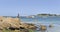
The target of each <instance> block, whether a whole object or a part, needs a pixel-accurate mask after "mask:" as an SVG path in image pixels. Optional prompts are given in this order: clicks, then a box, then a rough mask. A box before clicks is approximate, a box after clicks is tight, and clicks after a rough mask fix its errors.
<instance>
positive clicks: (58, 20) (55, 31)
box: [20, 17, 60, 32]
mask: <svg viewBox="0 0 60 32" xmlns="http://www.w3.org/2000/svg"><path fill="white" fill-rule="evenodd" d="M20 19H21V20H22V22H25V23H34V24H36V25H40V24H43V25H46V26H47V30H46V31H35V32H60V17H35V18H26V17H21V18H20ZM49 24H52V25H53V26H54V27H53V28H49V27H48V26H49Z"/></svg>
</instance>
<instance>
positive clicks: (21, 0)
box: [0, 0, 60, 16]
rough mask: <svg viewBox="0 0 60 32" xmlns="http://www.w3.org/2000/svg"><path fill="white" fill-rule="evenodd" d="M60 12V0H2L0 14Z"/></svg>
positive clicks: (23, 14) (26, 14) (0, 1)
mask: <svg viewBox="0 0 60 32" xmlns="http://www.w3.org/2000/svg"><path fill="white" fill-rule="evenodd" d="M18 13H19V14H20V16H28V15H36V14H42V13H43V14H44V13H45V14H60V0H0V16H17V14H18Z"/></svg>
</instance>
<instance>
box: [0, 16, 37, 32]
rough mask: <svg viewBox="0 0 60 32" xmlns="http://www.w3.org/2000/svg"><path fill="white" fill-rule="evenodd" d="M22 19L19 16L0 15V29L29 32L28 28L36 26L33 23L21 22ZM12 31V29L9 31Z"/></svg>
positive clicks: (33, 28)
mask: <svg viewBox="0 0 60 32" xmlns="http://www.w3.org/2000/svg"><path fill="white" fill-rule="evenodd" d="M21 22H22V21H21V20H20V19H19V18H11V17H7V18H6V17H3V16H0V31H3V30H4V29H7V30H13V31H16V30H17V31H20V32H29V30H30V29H31V30H35V29H36V28H37V27H36V26H35V25H34V24H28V23H21ZM11 32H12V31H11Z"/></svg>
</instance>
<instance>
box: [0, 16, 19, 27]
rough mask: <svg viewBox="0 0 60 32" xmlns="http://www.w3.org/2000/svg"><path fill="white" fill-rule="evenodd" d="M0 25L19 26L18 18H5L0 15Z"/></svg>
mask: <svg viewBox="0 0 60 32" xmlns="http://www.w3.org/2000/svg"><path fill="white" fill-rule="evenodd" d="M0 27H3V28H7V27H17V28H19V27H20V20H19V19H18V18H11V17H9V18H5V17H0Z"/></svg>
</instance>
